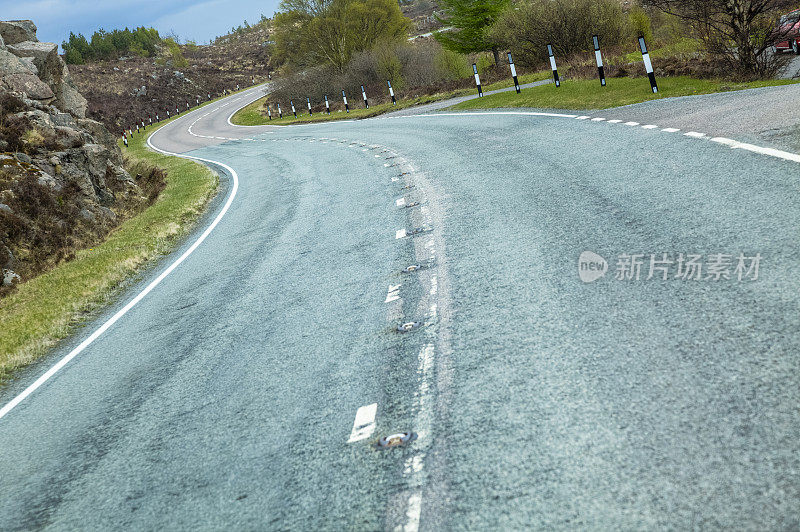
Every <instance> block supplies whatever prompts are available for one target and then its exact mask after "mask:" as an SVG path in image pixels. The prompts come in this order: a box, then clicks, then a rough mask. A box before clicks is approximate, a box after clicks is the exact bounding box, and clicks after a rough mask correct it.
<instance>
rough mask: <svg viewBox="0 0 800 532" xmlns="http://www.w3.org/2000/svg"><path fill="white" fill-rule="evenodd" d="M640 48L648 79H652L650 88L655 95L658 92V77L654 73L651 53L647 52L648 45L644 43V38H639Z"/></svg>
mask: <svg viewBox="0 0 800 532" xmlns="http://www.w3.org/2000/svg"><path fill="white" fill-rule="evenodd" d="M639 48H641V49H642V59H644V69H645V70H646V71H647V77H648V78H650V88H651V89H653V93H656V92H658V84H657V83H656V75H655V73H654V72H653V63H651V62H650V52H648V51H647V43H645V42H644V37H639Z"/></svg>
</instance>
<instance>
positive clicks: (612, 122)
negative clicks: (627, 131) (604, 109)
mask: <svg viewBox="0 0 800 532" xmlns="http://www.w3.org/2000/svg"><path fill="white" fill-rule="evenodd" d="M620 122H622V120H619V119H616V118H615V119H614V120H609V121H608V123H609V124H619V123H620Z"/></svg>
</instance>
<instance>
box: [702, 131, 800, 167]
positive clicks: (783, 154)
mask: <svg viewBox="0 0 800 532" xmlns="http://www.w3.org/2000/svg"><path fill="white" fill-rule="evenodd" d="M711 142H717V143H719V144H724V145H725V146H729V147H730V148H731V149H734V150H747V151H750V152H753V153H759V154H761V155H767V156H769V157H777V158H778V159H783V160H785V161H793V162H796V163H800V155H798V154H796V153H790V152H787V151H782V150H776V149H774V148H764V147H762V146H756V145H754V144H747V143H745V142H739V141H737V140H733V139H726V138H725V137H715V138H713V139H711Z"/></svg>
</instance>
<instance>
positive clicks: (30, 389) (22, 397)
mask: <svg viewBox="0 0 800 532" xmlns="http://www.w3.org/2000/svg"><path fill="white" fill-rule="evenodd" d="M158 131H161V130H160V129H159V130H158ZM158 131H155V132H153V134H151V135H150V136H149V137H148V138H147V145H148V146H149V147H150V148H151V149H153V150H155V151H157V152H160V153H163V154H165V155H172V156H175V157H182V158H184V159H192V160H195V161H201V162H204V163H210V164H216V165H219V166H221V167H222V168H224V169H225V170H227V171H228V172H230V174H231V178H232V179H233V186H232V187H231V191H230V193H229V194H228V199H227V201H226V202H225V205H224V206H223V207H222V210H221V211H220V212H219V214H217V216H216V218H214V221H213V222H211V225H209V226H208V227H207V228H206V230H205V231H203V234H201V235H200V237H199V238H198V239H197V240H196V241H195V242H194V243H193V244H192V245H191V246H190V247H189V249H187V250H186V251H185V252H184V253H183V255H181V256H180V257H178V259H177V260H176V261H175V262H173V263H172V264H170V266H169V267H168V268H167V269H166V270H164V271H163V272H162V273H161V274H160V275H159V276H158V277H156V278H155V279H154V280H153V281H152V282H151V283H150V284H149V285H147V287H145V289H144V290H142V291H141V292H139V294H137V295H136V297H134V298H133V299H132V300H130V301H129V302H128V304H126V305H125V306H124V307H122V308H121V309H120V310H119V311H118V312H117V313H116V314H114V315H113V316H111V318H109V319H108V320H107V321H106V322H105V323H103V324H102V325H101V326H100V327H99V328H98V329H97V330H96V331H94V332H93V333H92V334H91V335H89V337H88V338H86V339H85V340H84V341H83V342H81V343H80V344H79V345H78V346H77V347H76V348H75V349H73V350H72V351H70V352H69V353H68V354H67V355H66V356H64V357H63V358H62V359H61V360H59V361H58V362H57V363H56V364H55V365H54V366H53V367H52V368H50V369H49V370H47V371H46V372H45V373H44V375H42V376H41V377H39V378H38V379H36V381H35V382H34V383H33V384H31V385H30V386H28V387H27V388H25V390H24V391H23V392H22V393H21V394H19V395H18V396H16V397H15V398H14V399H12V400H11V401H10V402H9V403H8V404H6V405H5V406H4V407H3V408H0V419H2V418H3V417H5V416H6V415H7V414H8V413H9V412H11V411H12V410H13V409H14V408H15V407H16V406H17V405H19V404H20V403H21V402H22V401H24V400H25V399H26V398H27V397H28V396H30V395H31V394H32V393H33V392H35V391H36V390H37V389H38V388H39V387H40V386H42V385H43V384H44V383H46V382H47V381H48V380H50V379H51V378H52V377H53V375H55V374H56V373H58V372H59V371H60V370H61V369H62V368H63V367H64V366H66V365H67V364H69V362H70V361H71V360H72V359H73V358H75V357H76V356H78V355H79V354H81V353H82V352H83V351H84V350H85V349H86V348H87V347H89V346H90V345H91V344H92V343H93V342H94V341H95V340H97V339H98V338H99V337H100V336H102V334H103V333H104V332H106V331H107V330H108V329H110V328H111V327H112V326H113V325H114V324H115V323H117V321H119V320H120V318H122V317H123V316H124V315H125V314H127V313H128V312H129V311H130V310H131V309H132V308H133V307H135V306H136V305H137V304H138V303H139V302H140V301H141V300H142V299H144V298H145V296H147V294H149V293H150V292H152V291H153V289H154V288H155V287H157V286H158V285H159V284H161V281H163V280H164V279H166V277H167V276H168V275H169V274H171V273H172V272H173V271H175V268H177V267H178V266H180V265H181V263H183V261H185V260H186V259H187V258H188V257H189V255H191V254H192V253H194V251H195V250H196V249H197V248H198V247H199V246H200V244H202V243H203V241H204V240H205V239H206V238H208V235H210V234H211V231H213V230H214V228H216V227H217V225H219V222H220V221H221V220H222V218H223V217H224V216H225V214H226V213H227V212H228V209H230V207H231V204H232V203H233V199H234V198H235V197H236V192H237V191H238V190H239V175H238V174H237V173H236V171H235V170H234V169H233V168H231V167H230V166H228V165H227V164H224V163H221V162H218V161H213V160H211V159H203V158H201V157H193V156H191V155H183V154H179V153H172V152H168V151H165V150H161V149H158V148H156V147H155V146H153V143H152V142H151V141H152V139H153V136H154V135H155V134H156V133H158Z"/></svg>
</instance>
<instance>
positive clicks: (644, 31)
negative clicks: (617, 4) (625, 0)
mask: <svg viewBox="0 0 800 532" xmlns="http://www.w3.org/2000/svg"><path fill="white" fill-rule="evenodd" d="M628 27H629V28H630V32H631V34H632V35H631V37H633V38H634V39H638V38H639V37H644V38H645V40H646V41H647V42H648V43H652V42H653V27H652V23H651V22H650V17H649V16H648V14H647V12H646V11H645V10H644V9H642V8H641V7H639V6H634V7H633V8H631V10H630V11H629V12H628Z"/></svg>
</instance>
